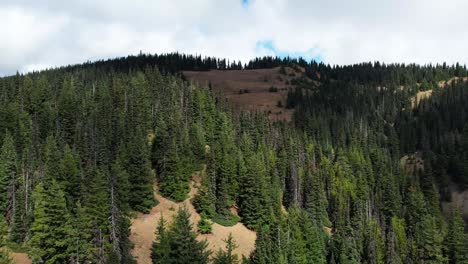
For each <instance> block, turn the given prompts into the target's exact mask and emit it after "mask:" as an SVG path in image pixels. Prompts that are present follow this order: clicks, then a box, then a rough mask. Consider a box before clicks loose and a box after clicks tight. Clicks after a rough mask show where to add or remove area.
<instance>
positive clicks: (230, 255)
mask: <svg viewBox="0 0 468 264" xmlns="http://www.w3.org/2000/svg"><path fill="white" fill-rule="evenodd" d="M224 242H225V243H226V250H225V251H223V250H221V249H220V250H219V251H218V252H216V255H215V256H214V257H213V263H214V264H238V263H240V261H239V257H238V256H237V255H236V254H234V250H235V249H236V248H237V245H236V241H235V240H234V238H233V237H232V234H231V233H229V236H228V238H227V239H225V240H224Z"/></svg>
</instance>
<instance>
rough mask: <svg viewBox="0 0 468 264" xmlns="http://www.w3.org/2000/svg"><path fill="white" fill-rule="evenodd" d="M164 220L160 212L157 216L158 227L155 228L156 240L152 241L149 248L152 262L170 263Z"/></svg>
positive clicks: (169, 248) (168, 239)
mask: <svg viewBox="0 0 468 264" xmlns="http://www.w3.org/2000/svg"><path fill="white" fill-rule="evenodd" d="M166 225H167V224H166V220H164V217H163V216H162V214H161V217H160V218H159V223H158V227H157V229H156V240H155V241H154V242H153V247H152V250H151V259H152V260H153V264H166V263H171V261H172V260H171V258H170V254H171V244H170V242H171V241H170V239H171V237H169V233H168V230H167V227H166Z"/></svg>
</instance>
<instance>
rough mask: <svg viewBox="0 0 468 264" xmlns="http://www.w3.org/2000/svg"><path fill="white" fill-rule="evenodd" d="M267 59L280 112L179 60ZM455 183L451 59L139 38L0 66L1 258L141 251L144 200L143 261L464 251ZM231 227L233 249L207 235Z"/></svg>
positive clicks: (463, 133) (452, 255) (460, 88)
mask: <svg viewBox="0 0 468 264" xmlns="http://www.w3.org/2000/svg"><path fill="white" fill-rule="evenodd" d="M266 69H268V70H269V71H270V72H273V73H274V74H276V75H275V76H278V78H277V79H282V80H286V79H287V80H288V81H287V82H288V85H287V88H284V89H283V90H281V89H282V88H281V89H278V88H277V87H273V86H272V87H271V88H270V89H269V93H270V94H279V93H280V92H283V93H284V94H285V98H284V101H278V105H277V108H278V109H280V110H281V111H283V112H284V111H290V113H291V117H290V119H288V120H286V119H274V118H271V117H270V116H269V113H267V112H265V111H261V110H255V109H245V108H242V107H240V108H239V107H235V106H233V104H232V102H231V101H230V100H228V99H227V98H226V97H224V96H223V94H222V93H220V92H219V89H221V88H222V87H219V85H218V86H216V85H212V83H211V82H210V83H208V82H206V83H203V82H195V81H193V80H191V79H189V78H188V77H187V75H185V74H184V73H185V72H187V71H190V72H200V73H208V72H210V73H213V74H218V73H219V74H222V73H226V74H229V73H230V74H236V73H238V72H240V73H242V72H246V73H248V72H259V71H262V70H266ZM288 78H289V79H288ZM276 81H278V80H276ZM260 82H262V81H260ZM265 82H267V80H266V79H265ZM278 82H279V81H278ZM283 82H284V81H283ZM212 86H214V87H212ZM216 89H218V90H216ZM215 90H216V91H215ZM241 94H242V95H241ZM255 95H256V94H255V93H253V92H251V91H250V92H249V91H248V90H245V91H244V90H242V91H240V92H239V95H236V96H243V97H242V98H253V99H252V100H255ZM274 104H276V102H274ZM275 107H276V106H275ZM467 188H468V70H467V68H466V66H464V65H460V64H453V65H451V64H445V63H444V64H426V65H418V64H385V63H381V62H373V63H361V64H353V65H328V64H325V63H321V62H316V61H314V60H310V61H308V60H305V59H302V58H299V59H293V58H289V57H286V58H279V57H259V58H255V59H252V60H250V61H248V62H244V63H241V62H239V61H229V60H226V59H221V58H214V57H202V56H200V55H187V54H181V53H168V54H159V55H149V54H144V53H140V54H139V55H135V56H128V57H122V58H116V59H109V60H101V61H94V62H86V63H83V64H77V65H70V66H63V67H57V68H51V69H47V70H42V71H33V72H29V73H24V74H23V73H17V74H16V75H11V76H6V77H2V78H0V212H1V213H0V263H2V264H3V263H5V264H7V263H15V262H14V260H13V255H14V253H15V252H20V253H25V254H27V256H28V258H29V259H30V261H31V262H32V263H44V264H45V263H46V264H52V263H54V264H55V263H57V264H62V263H63V264H67V263H73V264H78V263H80V264H82V263H99V264H104V263H106V264H132V263H145V262H142V261H141V257H139V256H136V254H134V252H135V250H137V249H138V247H139V245H138V243H139V242H138V240H137V239H133V238H132V236H134V235H133V234H132V230H134V229H133V227H132V225H133V224H134V221H135V220H134V219H136V218H138V217H142V219H146V218H144V217H146V216H147V215H150V214H153V215H155V217H157V219H158V220H157V221H152V220H151V221H150V222H148V224H149V225H151V226H152V227H154V228H152V229H145V232H146V233H148V234H150V235H151V236H152V238H154V240H152V241H151V247H150V248H148V252H149V253H148V254H147V258H148V259H149V260H150V261H151V263H155V264H156V263H158V264H165V263H167V264H187V263H191V264H203V263H216V264H241V263H243V264H306V263H310V264H316V263H317V264H320V263H336V264H352V263H368V264H411V263H414V264H416V263H447V264H455V263H457V264H463V263H465V264H466V263H468V233H467V230H468V229H467V220H468V212H467V211H466V209H463V207H461V206H459V204H460V203H462V204H463V203H466V201H461V202H460V201H458V200H457V199H458V198H457V197H458V196H457V195H456V194H459V193H464V192H466V191H468V190H467ZM195 189H196V192H193V190H195ZM157 197H163V198H164V201H163V200H162V198H159V199H158V198H157ZM163 202H164V203H167V204H169V203H170V204H177V205H181V206H178V207H171V208H169V209H167V210H165V211H162V209H160V208H163V205H164V204H163ZM182 204H184V206H182ZM192 207H193V209H194V210H191V209H192ZM154 208H156V209H154ZM464 210H465V211H464ZM194 219H196V221H194ZM229 227H230V228H234V227H236V228H237V227H239V228H240V227H242V228H244V229H245V232H251V233H249V234H253V235H254V236H255V239H254V240H252V243H254V246H253V248H252V250H249V251H250V252H249V254H239V253H238V252H240V251H239V250H241V249H242V248H243V247H245V245H246V244H245V243H246V242H243V241H242V240H239V238H238V237H236V232H235V231H233V232H230V234H229V235H226V236H223V237H222V238H220V241H222V243H218V244H213V243H214V242H212V241H210V239H214V238H213V237H216V234H218V233H216V232H218V231H217V230H221V229H222V228H229ZM244 229H242V230H244ZM222 230H224V229H222ZM226 230H228V229H226ZM229 230H231V229H229ZM232 230H237V229H232ZM205 238H207V239H208V240H207V239H205Z"/></svg>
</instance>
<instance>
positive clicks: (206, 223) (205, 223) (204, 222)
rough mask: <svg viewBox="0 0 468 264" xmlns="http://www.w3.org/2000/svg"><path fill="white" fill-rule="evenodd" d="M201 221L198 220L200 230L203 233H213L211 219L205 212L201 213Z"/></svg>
mask: <svg viewBox="0 0 468 264" xmlns="http://www.w3.org/2000/svg"><path fill="white" fill-rule="evenodd" d="M200 217H201V218H200V221H198V232H200V233H201V234H210V233H211V228H212V227H211V226H212V224H211V221H210V220H209V219H208V218H207V217H206V215H205V214H204V213H202V214H200Z"/></svg>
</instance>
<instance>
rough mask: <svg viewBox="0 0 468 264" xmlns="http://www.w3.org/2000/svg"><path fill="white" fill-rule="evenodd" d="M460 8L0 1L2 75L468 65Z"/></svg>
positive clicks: (382, 0) (334, 0)
mask: <svg viewBox="0 0 468 264" xmlns="http://www.w3.org/2000/svg"><path fill="white" fill-rule="evenodd" d="M466 10H468V1H466V0H444V1H440V0H437V1H436V0H327V1H319V0H221V1H220V0H192V1H188V0H165V1H163V0H126V1H124V0H81V1H78V0H69V1H63V0H48V1H46V0H0V23H1V26H0V76H4V75H10V74H14V73H16V71H19V72H21V73H24V72H28V71H33V70H40V69H46V68H50V67H56V66H62V65H68V64H75V63H81V62H85V61H93V60H99V59H107V58H114V57H121V56H126V55H129V54H138V53H139V52H140V51H141V52H143V53H168V52H175V51H178V52H183V53H190V54H201V55H207V56H216V57H221V58H228V59H231V60H241V61H243V62H246V61H248V60H249V59H251V58H254V57H257V56H264V55H272V56H280V57H284V56H292V57H298V56H302V57H304V58H306V59H308V60H310V59H315V60H318V61H323V62H325V63H329V64H352V63H359V62H368V61H383V62H386V63H394V62H398V63H403V62H404V63H410V62H411V63H412V62H415V63H419V64H426V63H442V62H447V63H455V62H460V63H461V64H466V63H468V19H467V18H466V17H467V12H466Z"/></svg>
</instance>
